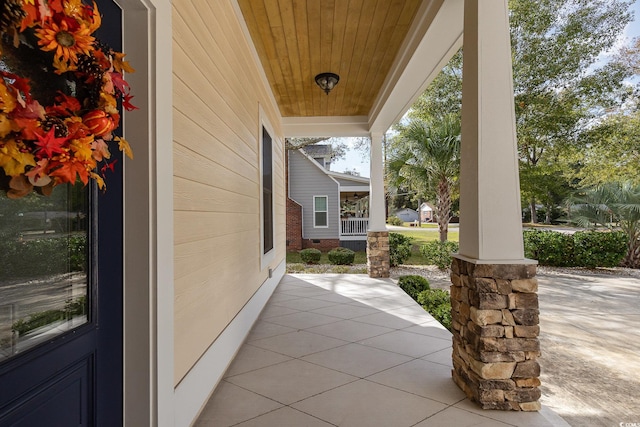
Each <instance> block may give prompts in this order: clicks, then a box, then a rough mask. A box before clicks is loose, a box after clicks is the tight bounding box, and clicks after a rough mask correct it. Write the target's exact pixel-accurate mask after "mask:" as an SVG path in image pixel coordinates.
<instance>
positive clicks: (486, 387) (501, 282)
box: [451, 258, 541, 411]
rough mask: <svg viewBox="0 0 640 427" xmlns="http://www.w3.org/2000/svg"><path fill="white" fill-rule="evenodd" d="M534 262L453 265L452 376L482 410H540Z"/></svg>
mask: <svg viewBox="0 0 640 427" xmlns="http://www.w3.org/2000/svg"><path fill="white" fill-rule="evenodd" d="M535 275H536V265H535V264H476V263H474V262H471V261H466V260H463V259H460V258H454V260H453V263H452V265H451V283H452V284H451V317H452V328H451V329H452V333H453V380H454V381H455V383H456V384H457V385H458V387H460V388H461V389H462V390H463V391H464V392H465V393H466V395H467V396H468V397H469V398H470V399H471V400H473V401H475V402H478V403H479V404H480V406H481V407H482V408H483V409H499V410H515V411H538V410H540V402H539V399H540V394H541V393H540V389H539V388H538V387H539V386H540V379H539V376H540V365H539V364H538V361H537V359H538V357H539V356H540V342H539V341H538V334H539V333H540V327H539V326H538V315H539V311H538V295H537V291H538V281H537V279H536V278H535Z"/></svg>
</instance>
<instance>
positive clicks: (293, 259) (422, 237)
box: [287, 224, 459, 265]
mask: <svg viewBox="0 0 640 427" xmlns="http://www.w3.org/2000/svg"><path fill="white" fill-rule="evenodd" d="M422 225H423V227H424V228H433V232H424V231H418V230H416V229H412V227H410V228H407V229H406V230H397V231H396V230H394V231H392V233H398V234H402V235H405V236H408V237H411V238H412V239H413V247H412V248H411V256H410V257H409V259H408V260H407V261H406V262H405V264H406V265H425V264H427V263H426V262H425V259H424V257H423V256H422V255H421V254H420V246H422V245H424V244H425V243H427V242H429V241H432V240H438V239H439V238H440V234H439V233H438V225H437V224H422ZM458 236H459V232H458V229H454V230H449V233H448V238H449V240H451V241H454V242H457V241H458ZM366 263H367V253H366V252H365V251H361V252H356V257H355V260H354V264H366ZM287 264H304V263H303V262H302V259H301V258H300V254H299V253H298V252H287ZM320 264H329V258H328V255H327V253H326V252H323V253H322V256H321V258H320Z"/></svg>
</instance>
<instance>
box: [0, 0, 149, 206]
mask: <svg viewBox="0 0 640 427" xmlns="http://www.w3.org/2000/svg"><path fill="white" fill-rule="evenodd" d="M1 8H2V9H1V10H0V38H1V39H2V45H1V47H0V188H2V189H3V190H4V191H6V194H7V196H8V197H10V198H19V197H22V196H24V195H26V194H29V193H30V192H32V191H34V189H35V190H36V191H38V192H39V193H42V194H50V193H51V190H52V188H53V187H54V186H56V185H58V184H62V183H72V184H73V183H75V182H76V181H77V180H80V181H82V182H83V183H84V184H85V185H86V184H87V183H88V182H89V180H94V181H96V183H97V185H98V187H99V188H101V189H103V188H105V182H104V175H105V173H106V171H107V170H113V168H114V162H115V161H112V162H110V161H109V159H110V158H111V154H110V151H109V150H110V149H111V146H112V145H113V146H115V145H116V144H117V146H118V148H119V149H120V150H121V151H123V152H124V153H125V154H126V155H128V156H129V157H133V154H132V152H131V148H130V147H129V144H128V143H127V141H126V140H125V139H124V138H121V137H118V136H114V135H113V131H114V130H115V129H116V128H117V127H118V126H119V122H120V114H119V110H118V107H117V104H118V100H121V102H122V106H123V107H124V108H125V109H126V110H132V109H135V108H136V107H134V106H133V105H132V104H131V102H130V101H131V98H132V96H131V94H130V88H129V85H128V84H127V82H125V81H124V78H123V73H124V72H133V69H132V68H131V66H130V65H129V64H128V62H127V61H125V60H124V56H125V55H124V54H123V53H121V52H116V51H114V50H113V49H111V48H110V47H109V46H107V45H106V44H104V43H102V42H100V41H99V40H98V39H97V38H96V37H95V36H94V35H93V34H94V32H95V31H96V30H97V29H98V28H100V25H101V17H100V13H99V11H98V7H97V5H96V3H95V2H94V3H93V5H88V4H85V3H83V1H82V0H4V3H3V6H1Z"/></svg>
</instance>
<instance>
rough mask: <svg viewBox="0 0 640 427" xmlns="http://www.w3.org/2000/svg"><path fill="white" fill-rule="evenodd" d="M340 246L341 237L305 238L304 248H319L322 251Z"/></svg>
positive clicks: (303, 241)
mask: <svg viewBox="0 0 640 427" xmlns="http://www.w3.org/2000/svg"><path fill="white" fill-rule="evenodd" d="M338 246H340V239H303V240H302V248H303V249H307V248H314V249H319V250H321V251H322V252H327V251H330V250H331V249H335V248H337V247H338Z"/></svg>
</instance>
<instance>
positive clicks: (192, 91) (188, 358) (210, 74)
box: [173, 0, 285, 384]
mask: <svg viewBox="0 0 640 427" xmlns="http://www.w3.org/2000/svg"><path fill="white" fill-rule="evenodd" d="M173 73H174V78H173V97H174V116H173V128H174V147H173V154H174V210H175V212H174V244H175V276H174V280H175V305H174V334H175V335H174V352H175V370H174V380H175V384H178V383H179V382H180V380H181V379H182V378H183V377H184V376H185V375H186V374H187V373H188V372H189V370H190V369H191V367H192V366H193V365H194V364H195V363H196V362H197V361H198V359H199V358H200V357H201V356H202V354H203V353H204V352H205V351H206V350H207V348H209V346H210V345H211V344H212V343H213V342H214V341H215V339H216V337H217V336H218V335H219V334H220V332H222V331H223V330H224V329H225V327H226V326H227V325H228V324H229V322H231V320H233V318H234V317H235V316H236V314H237V313H238V312H239V311H240V310H241V309H242V307H243V306H244V305H245V304H246V302H247V301H248V300H249V298H251V296H252V295H253V294H254V293H255V291H256V290H257V289H258V287H259V286H260V285H261V284H262V283H263V282H264V281H265V280H266V279H267V271H266V270H262V271H261V269H260V235H261V222H260V194H261V188H260V162H259V159H260V155H259V149H260V147H259V137H260V124H259V117H260V113H259V105H261V106H262V108H263V110H264V112H265V114H266V116H267V118H268V120H269V122H270V123H271V125H272V126H273V127H274V132H275V135H272V137H274V170H273V171H274V215H275V223H276V234H275V244H276V256H275V259H274V261H273V262H272V265H271V267H275V266H276V265H277V264H278V263H280V262H281V261H282V260H283V258H284V255H285V245H284V239H285V237H284V235H285V188H284V165H283V162H284V148H283V146H282V141H283V138H282V135H281V130H280V122H279V120H280V118H279V113H278V112H277V110H276V107H275V105H272V103H271V101H270V98H269V97H268V95H267V90H266V88H265V87H264V86H263V85H262V83H261V79H260V75H259V73H258V69H257V68H256V65H255V63H254V60H253V58H252V56H251V53H250V51H249V47H248V44H247V42H246V40H245V39H244V35H243V33H242V31H241V29H240V25H239V23H238V22H237V18H236V16H235V13H234V12H233V9H232V7H231V5H230V3H229V2H228V1H227V0H216V1H213V2H210V1H204V0H175V1H174V2H173Z"/></svg>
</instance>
